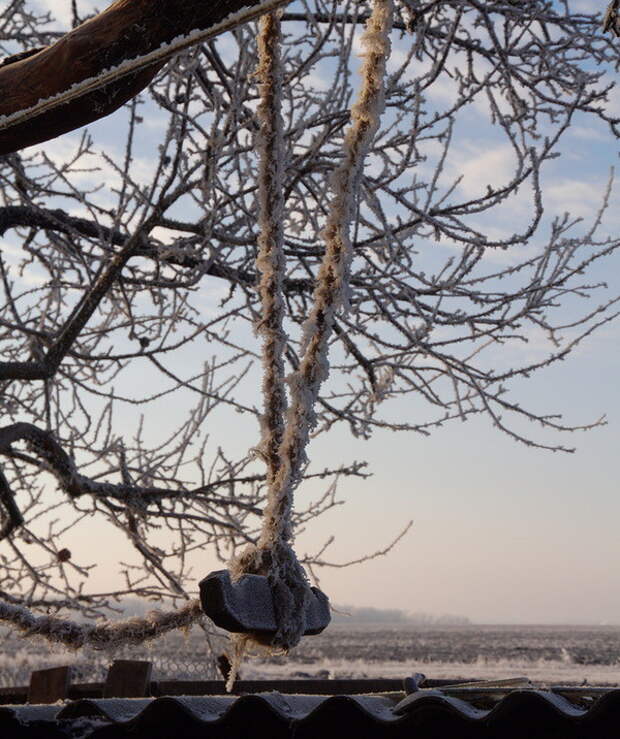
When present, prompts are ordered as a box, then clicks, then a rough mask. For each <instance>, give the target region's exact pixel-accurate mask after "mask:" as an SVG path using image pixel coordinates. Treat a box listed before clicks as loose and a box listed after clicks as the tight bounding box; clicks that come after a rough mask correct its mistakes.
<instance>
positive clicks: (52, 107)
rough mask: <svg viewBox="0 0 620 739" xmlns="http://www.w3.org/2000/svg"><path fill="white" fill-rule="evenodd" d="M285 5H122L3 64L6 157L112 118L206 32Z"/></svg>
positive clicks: (256, 1) (227, 1) (151, 1)
mask: <svg viewBox="0 0 620 739" xmlns="http://www.w3.org/2000/svg"><path fill="white" fill-rule="evenodd" d="M286 2H288V0H221V1H220V2H214V1H213V0H116V2H114V3H112V5H110V6H109V7H108V8H107V9H106V10H104V11H103V12H101V13H99V14H98V15H96V16H95V17H94V18H91V19H89V20H87V21H86V22H85V23H82V24H81V25H80V26H78V27H77V28H75V29H73V30H72V31H70V32H69V33H67V34H65V35H64V36H62V37H61V38H60V39H58V41H56V42H55V43H54V44H52V45H51V46H48V47H45V48H44V49H42V50H40V51H35V53H33V54H30V55H27V56H25V57H24V56H23V55H17V56H16V57H13V58H9V59H8V60H5V63H4V64H3V65H2V66H0V155H2V154H8V153H11V152H14V151H17V150H19V149H22V148H24V147H26V146H31V145H33V144H37V143H41V142H42V141H47V140H48V139H51V138H54V137H55V136H59V135H60V134H63V133H66V132H67V131H71V130H73V129H75V128H79V127H80V126H83V125H85V124H87V123H91V122H92V121H95V120H97V119H99V118H103V117H104V116H107V115H109V114H110V113H112V112H113V111H115V110H117V109H118V108H119V107H120V106H121V105H123V103H125V102H127V101H128V100H129V99H130V98H132V97H134V96H135V95H137V94H138V93H139V92H140V91H141V90H143V89H144V88H145V87H146V86H147V85H148V84H149V83H150V82H151V80H152V79H153V77H154V76H155V75H156V74H157V72H158V71H159V70H160V69H161V68H162V66H163V65H164V64H165V62H166V61H167V59H169V58H170V57H171V56H172V55H173V54H175V53H177V52H178V50H179V49H181V48H184V47H187V46H188V45H191V43H196V42H197V41H199V40H200V39H201V38H204V37H206V36H204V35H203V36H202V37H201V35H200V32H201V31H204V32H205V34H207V35H208V32H209V30H211V29H212V30H213V31H214V33H215V32H216V31H217V32H220V28H221V30H222V31H223V30H226V29H227V28H229V27H234V26H235V24H236V25H239V24H240V23H242V22H245V21H246V20H248V19H250V18H251V17H254V16H256V15H260V14H261V13H262V12H266V11H267V10H270V9H272V8H273V7H279V6H280V5H284V4H286ZM246 11H247V12H246ZM232 14H238V15H236V16H233V17H232V18H231V20H229V21H228V23H227V18H229V16H231V15H232ZM184 39H185V43H184ZM19 57H22V58H19ZM128 61H131V62H132V63H131V64H129V63H128ZM7 62H8V63H7ZM133 62H135V63H133ZM46 102H47V104H46Z"/></svg>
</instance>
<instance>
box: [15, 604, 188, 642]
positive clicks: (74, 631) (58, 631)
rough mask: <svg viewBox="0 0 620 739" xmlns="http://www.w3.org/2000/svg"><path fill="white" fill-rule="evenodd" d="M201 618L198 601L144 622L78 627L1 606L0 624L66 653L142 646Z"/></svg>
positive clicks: (155, 614)
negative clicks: (6, 623) (42, 640)
mask: <svg viewBox="0 0 620 739" xmlns="http://www.w3.org/2000/svg"><path fill="white" fill-rule="evenodd" d="M202 615H203V613H202V609H201V607H200V601H198V600H191V601H188V603H187V605H185V606H183V607H182V608H179V609H178V610H176V611H163V612H162V611H151V612H150V613H148V614H147V615H146V616H145V617H143V618H130V619H127V620H125V621H116V622H112V621H104V622H102V623H98V624H80V623H77V622H76V621H70V620H68V619H64V618H58V617H57V616H35V614H33V613H32V611H30V610H28V609H27V608H24V607H23V606H19V605H12V604H10V603H3V602H0V621H6V622H8V623H10V624H12V625H13V626H14V627H16V628H17V629H18V630H19V631H21V632H22V634H23V635H24V636H40V637H43V638H44V639H46V640H47V641H49V642H52V643H55V644H62V645H63V646H65V647H68V648H69V649H80V647H94V648H95V649H104V648H116V649H118V648H120V647H123V646H132V645H136V644H142V643H143V642H145V641H147V640H148V639H154V638H156V637H158V636H161V635H162V634H165V633H166V632H168V631H172V630H174V629H182V628H187V627H189V626H191V625H192V624H193V623H195V622H196V621H198V619H200V618H201V617H202Z"/></svg>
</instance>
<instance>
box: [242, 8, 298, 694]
mask: <svg viewBox="0 0 620 739" xmlns="http://www.w3.org/2000/svg"><path fill="white" fill-rule="evenodd" d="M280 40H281V27H280V18H279V15H278V14H277V13H270V14H268V15H264V16H263V17H262V18H261V20H260V25H259V33H258V38H257V47H258V48H257V51H258V65H257V68H256V72H255V76H256V77H257V79H258V83H259V84H258V89H259V97H260V103H259V105H258V108H257V119H258V122H259V126H260V128H259V135H258V138H257V142H256V143H257V150H258V157H259V166H258V207H259V213H258V225H259V236H258V254H257V258H256V266H257V271H258V273H259V275H260V280H259V285H258V291H259V295H260V298H261V306H262V319H261V321H260V323H259V324H258V327H257V328H258V332H259V333H260V334H261V336H262V337H263V350H262V354H263V368H264V369H263V372H264V374H263V399H264V408H265V410H264V414H263V416H262V418H261V430H262V438H261V443H260V446H259V452H260V454H261V456H262V457H263V458H264V460H265V464H266V465H267V489H268V492H267V505H266V507H265V511H264V514H263V525H262V529H261V535H260V538H259V540H258V543H257V544H256V545H249V546H248V547H246V548H245V549H244V550H243V552H241V554H240V555H239V556H237V557H235V558H233V559H232V560H231V562H230V564H229V569H230V572H231V577H232V580H233V581H235V580H236V579H238V578H239V577H240V576H241V575H243V574H245V573H247V572H252V573H258V574H262V575H267V577H268V579H269V584H270V587H271V590H272V593H273V596H274V608H275V611H276V619H277V623H278V625H279V626H278V631H277V632H276V634H275V635H274V637H273V639H272V642H271V644H272V646H273V647H274V648H283V649H289V648H290V647H292V646H294V645H295V644H296V643H297V642H298V641H299V637H300V635H301V634H300V633H298V632H300V631H301V632H303V630H304V629H305V624H304V612H305V608H306V604H307V601H308V597H309V596H310V590H309V584H308V582H307V579H306V577H305V574H304V571H303V568H302V567H301V565H300V564H299V562H298V561H297V557H296V556H295V552H294V551H293V549H292V547H291V546H290V544H289V543H288V540H289V538H290V536H291V523H290V517H291V505H290V503H291V501H290V500H289V499H287V498H286V497H284V496H282V494H281V493H282V491H281V489H280V488H279V487H278V479H279V470H280V466H281V457H280V447H281V445H282V440H283V437H284V431H285V429H284V414H285V411H286V388H285V382H284V350H285V347H286V334H285V333H284V329H283V320H284V301H283V296H282V281H283V278H284V270H285V258H284V248H283V246H284V225H283V224H284V196H283V182H284V159H285V153H284V133H283V125H282V116H281V114H280V109H281V106H282V78H283V74H282V66H281V60H280ZM290 624H295V627H294V629H293V630H292V631H291V627H290ZM232 640H233V655H234V659H233V668H232V669H231V678H230V680H229V683H230V684H232V682H233V680H234V673H235V672H236V669H237V668H238V666H239V664H240V662H241V658H242V656H243V653H244V652H245V650H246V648H247V647H249V646H257V643H258V642H257V640H256V637H254V638H252V637H250V636H248V635H243V637H239V636H233V637H232Z"/></svg>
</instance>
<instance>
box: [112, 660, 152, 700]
mask: <svg viewBox="0 0 620 739" xmlns="http://www.w3.org/2000/svg"><path fill="white" fill-rule="evenodd" d="M152 669H153V665H152V664H151V663H150V662H142V661H139V660H133V659H116V660H114V662H113V663H112V665H111V667H110V669H109V670H108V676H107V678H106V681H105V685H104V686H103V697H104V698H143V697H144V696H147V695H150V686H151V672H152Z"/></svg>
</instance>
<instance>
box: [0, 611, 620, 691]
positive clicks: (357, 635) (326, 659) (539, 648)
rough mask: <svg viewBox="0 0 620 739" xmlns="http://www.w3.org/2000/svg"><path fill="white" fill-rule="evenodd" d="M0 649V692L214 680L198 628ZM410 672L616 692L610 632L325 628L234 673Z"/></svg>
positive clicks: (15, 641) (12, 640)
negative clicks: (33, 680) (65, 646)
mask: <svg viewBox="0 0 620 739" xmlns="http://www.w3.org/2000/svg"><path fill="white" fill-rule="evenodd" d="M0 644H1V645H2V646H1V654H0V686H14V685H26V684H27V683H28V680H29V676H30V673H31V671H32V670H35V669H41V668H45V667H51V666H55V665H60V664H73V665H74V667H75V677H74V680H75V681H76V682H93V681H101V680H103V679H104V676H105V674H106V671H107V667H108V665H109V664H110V662H111V660H112V659H113V658H125V659H128V658H133V659H148V660H150V661H152V662H153V665H154V674H153V678H154V679H164V678H168V679H193V680H205V679H213V678H214V677H217V676H216V675H214V674H213V673H212V672H211V671H210V669H209V666H208V658H207V649H206V646H205V637H204V635H203V633H202V632H201V631H200V630H199V629H194V630H193V631H192V632H191V633H190V634H189V636H187V637H185V636H183V635H182V634H179V633H176V634H170V635H168V636H167V637H165V638H164V639H162V640H159V641H157V642H154V643H153V644H152V645H150V646H147V647H140V648H132V649H126V650H123V652H122V653H116V654H115V655H112V654H108V653H107V652H101V651H99V652H94V651H82V652H77V653H74V652H67V651H66V650H53V649H51V648H50V646H49V645H48V644H47V643H46V642H43V641H39V640H32V639H28V640H25V639H21V638H19V637H15V636H13V635H6V634H5V635H4V636H3V637H1V638H0ZM226 646H227V641H226V639H225V638H224V637H221V638H216V640H215V647H216V649H217V651H218V652H220V651H221V652H223V651H225V649H226ZM414 672H422V673H424V674H425V675H427V676H428V677H432V678H480V679H487V678H496V677H516V676H522V675H524V676H527V677H529V678H530V679H532V680H535V681H542V682H550V683H568V682H571V683H575V682H578V683H580V682H583V681H584V680H587V681H588V682H589V683H591V684H592V683H605V684H616V683H618V684H620V627H617V626H615V627H605V626H599V627H592V626H587V627H586V626H581V627H575V626H570V627H569V626H566V627H561V626H474V625H470V626H459V627H448V626H444V627H438V626H432V627H423V626H421V627H411V626H409V625H407V626H401V625H398V626H397V625H395V626H394V627H392V628H390V627H388V626H387V625H386V624H375V625H373V624H363V625H362V624H354V623H351V624H334V625H332V626H330V627H329V629H327V631H326V632H324V633H323V634H321V635H319V636H315V637H308V638H306V639H304V640H303V641H302V643H301V644H300V645H299V646H298V647H297V648H296V649H295V650H293V651H292V652H291V654H290V656H289V658H288V659H287V658H285V657H269V658H264V657H263V658H258V659H252V660H249V661H246V663H245V664H244V666H243V667H242V677H244V678H247V679H251V678H280V677H288V678H305V677H306V678H310V677H312V678H326V679H327V678H344V677H405V676H407V675H409V674H411V673H414Z"/></svg>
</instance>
